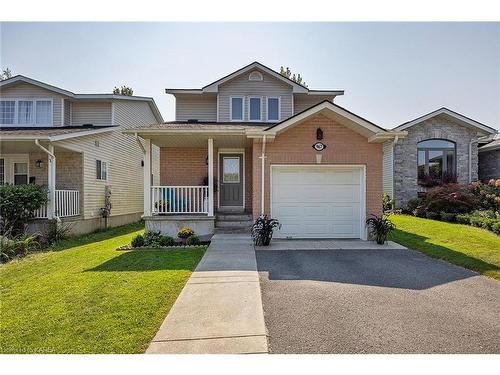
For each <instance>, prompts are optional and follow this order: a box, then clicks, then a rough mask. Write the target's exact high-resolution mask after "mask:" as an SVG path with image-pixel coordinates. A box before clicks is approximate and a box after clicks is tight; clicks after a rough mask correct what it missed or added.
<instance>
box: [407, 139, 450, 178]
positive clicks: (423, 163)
mask: <svg viewBox="0 0 500 375" xmlns="http://www.w3.org/2000/svg"><path fill="white" fill-rule="evenodd" d="M417 152H418V157H417V171H418V181H419V183H423V182H426V181H428V180H432V181H442V180H444V179H446V180H453V179H455V178H456V160H457V157H456V147H455V143H454V142H451V141H447V140H445V139H427V140H425V141H422V142H419V143H418V144H417Z"/></svg>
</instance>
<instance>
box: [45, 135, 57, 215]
mask: <svg viewBox="0 0 500 375" xmlns="http://www.w3.org/2000/svg"><path fill="white" fill-rule="evenodd" d="M47 149H48V151H49V152H50V154H52V155H54V146H53V145H52V144H49V146H48V148H47ZM50 154H49V155H47V160H48V166H47V186H48V188H49V202H48V203H47V218H48V219H53V218H54V217H56V216H57V215H56V214H57V213H56V158H55V157H54V156H51V155H50Z"/></svg>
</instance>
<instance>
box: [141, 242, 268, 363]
mask: <svg viewBox="0 0 500 375" xmlns="http://www.w3.org/2000/svg"><path fill="white" fill-rule="evenodd" d="M267 352H268V348H267V336H266V328H265V323H264V312H263V308H262V299H261V293H260V284H259V276H258V272H257V262H256V260H255V251H254V247H253V243H252V239H251V237H250V236H249V235H247V234H216V235H215V236H214V237H213V238H212V243H211V244H210V246H209V248H208V250H207V252H206V253H205V255H204V257H203V259H202V260H201V261H200V263H199V264H198V267H196V269H195V271H194V272H193V274H192V275H191V278H190V279H189V280H188V282H187V284H186V286H185V287H184V289H183V290H182V292H181V294H180V295H179V297H178V298H177V301H176V302H175V304H174V306H173V307H172V309H171V310H170V313H169V314H168V316H167V317H166V318H165V321H164V322H163V324H162V325H161V327H160V330H159V331H158V333H157V334H156V336H155V337H154V339H153V341H152V342H151V344H150V346H149V348H148V350H147V351H146V353H157V354H161V353H165V354H167V353H170V354H183V353H190V354H191V353H193V354H203V353H213V354H231V353H234V354H238V353H267Z"/></svg>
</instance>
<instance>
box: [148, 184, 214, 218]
mask: <svg viewBox="0 0 500 375" xmlns="http://www.w3.org/2000/svg"><path fill="white" fill-rule="evenodd" d="M151 213H152V214H208V186H151Z"/></svg>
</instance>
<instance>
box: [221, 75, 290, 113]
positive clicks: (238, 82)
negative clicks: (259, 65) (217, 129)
mask: <svg viewBox="0 0 500 375" xmlns="http://www.w3.org/2000/svg"><path fill="white" fill-rule="evenodd" d="M257 70H258V69H257ZM261 73H262V76H263V78H264V79H263V81H249V80H248V76H249V74H250V73H249V72H247V73H243V74H242V75H240V76H238V77H236V78H234V79H232V80H230V81H228V82H225V83H224V84H222V85H220V86H219V121H230V118H229V101H230V97H231V96H244V97H245V98H244V101H243V102H244V105H243V107H244V111H243V112H244V118H243V120H244V121H248V97H249V96H260V97H262V107H263V108H262V112H263V117H262V121H266V118H267V108H266V107H267V101H266V97H279V98H281V120H284V119H286V118H288V117H291V116H292V114H293V113H292V112H293V109H292V108H293V94H292V86H291V85H288V84H286V83H284V82H282V81H280V80H278V79H276V78H274V77H272V76H271V75H269V74H267V73H265V72H261Z"/></svg>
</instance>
